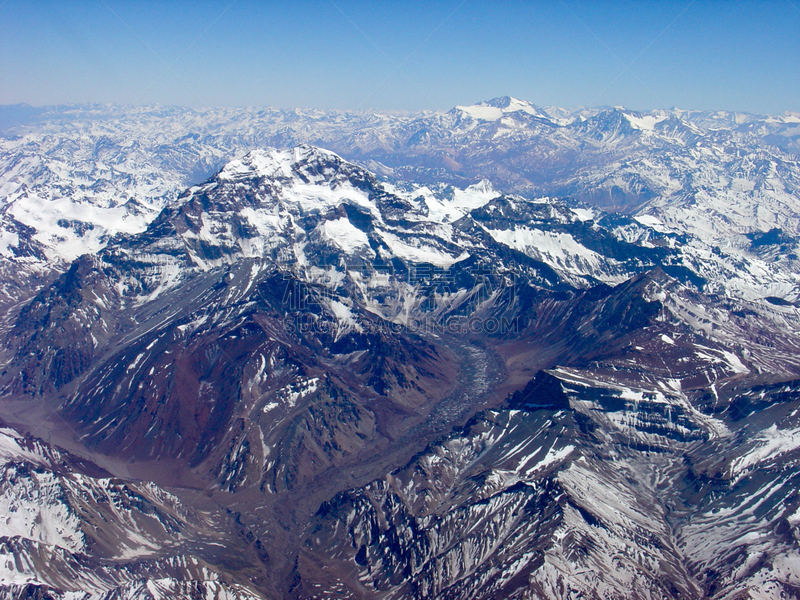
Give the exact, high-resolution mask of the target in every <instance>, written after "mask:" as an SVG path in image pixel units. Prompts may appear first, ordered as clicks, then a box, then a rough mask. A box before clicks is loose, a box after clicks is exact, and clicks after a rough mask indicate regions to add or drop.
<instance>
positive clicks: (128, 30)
mask: <svg viewBox="0 0 800 600" xmlns="http://www.w3.org/2000/svg"><path fill="white" fill-rule="evenodd" d="M799 34H800V0H776V1H774V2H773V1H763V2H736V1H732V0H727V1H714V0H706V1H702V0H696V1H691V0H686V1H683V0H682V1H677V0H676V1H670V0H663V1H649V2H648V1H639V2H625V1H620V2H588V1H574V0H563V1H562V0H551V1H548V2H535V1H531V2H514V1H506V2H502V1H482V0H448V1H441V2H413V1H411V2H393V1H383V2H363V1H353V0H308V1H303V0H300V1H297V2H253V1H250V0H233V1H230V0H227V1H222V2H215V1H203V0H200V1H196V2H195V1H193V2H187V1H181V0H173V1H165V2H147V1H144V2H137V3H135V4H134V3H128V2H119V1H117V0H96V1H93V0H87V1H84V2H70V1H68V0H66V1H61V2H48V1H40V2H30V1H24V0H5V2H3V0H0V82H2V84H1V85H0V104H10V103H17V102H27V103H29V104H33V105H45V104H58V103H75V102H115V103H120V104H132V103H139V104H152V103H161V104H174V105H185V106H196V107H200V106H278V107H294V106H301V107H317V108H339V109H359V108H361V109H371V108H374V109H382V110H418V109H448V108H450V107H452V106H454V105H456V104H470V103H474V102H478V101H480V100H485V99H490V98H494V97H497V96H502V95H511V96H516V97H518V98H522V99H525V100H529V101H531V102H533V103H535V104H540V105H558V106H579V105H581V106H600V105H623V106H627V107H630V108H634V109H642V110H644V109H651V108H668V107H672V106H678V107H681V108H691V109H724V110H739V111H749V112H760V113H780V112H783V111H787V110H790V111H800V67H799V66H798V57H800V35H799Z"/></svg>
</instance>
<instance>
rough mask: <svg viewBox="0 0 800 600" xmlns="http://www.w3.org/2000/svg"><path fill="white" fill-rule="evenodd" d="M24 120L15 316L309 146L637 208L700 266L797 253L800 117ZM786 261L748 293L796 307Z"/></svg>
mask: <svg viewBox="0 0 800 600" xmlns="http://www.w3.org/2000/svg"><path fill="white" fill-rule="evenodd" d="M17 112H19V111H17ZM21 114H22V117H20V118H19V119H15V120H12V121H13V122H11V123H9V124H8V125H7V126H6V127H4V129H3V133H2V135H0V173H2V175H1V176H0V199H1V200H2V208H1V209H0V210H2V215H1V216H0V270H2V271H3V274H4V277H3V283H2V286H0V288H2V289H0V294H2V297H4V298H5V300H4V301H3V302H4V305H5V306H7V307H9V308H11V307H13V306H15V305H17V304H18V302H17V301H18V300H19V299H22V298H25V297H29V296H30V294H31V293H32V292H33V291H35V290H36V289H38V286H40V285H42V284H43V283H45V282H46V281H48V280H50V279H52V277H53V276H54V275H55V274H56V273H58V272H62V271H63V270H64V269H65V268H66V266H67V265H68V264H69V262H70V261H72V260H74V259H75V258H77V257H78V256H79V255H81V254H84V253H95V252H97V251H99V250H100V249H101V248H102V247H104V246H105V245H106V244H107V243H108V242H109V240H110V239H112V238H113V236H114V235H117V234H132V233H138V232H141V231H143V230H144V229H145V228H146V227H147V225H148V224H149V223H150V221H152V219H154V218H155V217H156V216H157V215H158V213H159V212H160V210H161V209H162V208H163V207H164V206H166V205H167V204H169V203H170V202H172V201H174V200H175V199H176V198H177V196H178V194H180V193H181V192H182V190H183V189H185V188H186V187H187V186H190V185H193V184H196V183H198V182H200V181H202V180H203V179H205V178H206V177H208V176H210V175H212V174H213V173H214V172H215V171H216V170H217V169H218V168H219V167H221V166H222V165H223V164H224V163H226V162H227V161H228V160H230V159H232V158H239V157H242V156H244V154H246V153H247V152H248V151H250V150H252V149H256V148H262V147H267V146H273V147H278V148H289V147H293V146H295V145H296V144H298V143H301V142H311V143H314V144H318V145H323V146H325V147H327V148H330V149H332V150H333V151H336V152H338V153H339V154H341V155H342V156H345V157H348V158H350V159H351V160H356V161H359V162H360V163H362V164H364V165H367V166H368V167H369V168H370V169H372V170H373V171H375V172H377V173H380V174H381V175H382V176H387V177H389V178H391V179H393V180H395V181H398V182H399V181H401V180H402V181H407V182H416V183H418V184H423V185H428V186H429V187H431V186H432V187H431V189H434V190H435V187H436V186H437V185H440V184H441V183H442V182H445V183H450V184H455V185H456V186H457V187H460V188H462V189H464V188H466V187H468V186H469V185H472V184H475V183H476V182H479V181H480V180H482V179H486V180H488V181H490V182H491V184H492V185H493V186H494V188H495V189H497V190H499V191H501V192H505V193H509V192H515V193H520V194H523V195H524V196H525V197H528V198H536V197H545V196H547V197H570V198H573V199H575V200H577V201H581V202H587V203H589V204H590V205H599V206H601V207H609V206H611V207H616V208H623V209H624V210H625V211H626V212H627V213H628V214H634V215H638V216H639V217H640V218H641V219H644V221H643V222H645V223H646V224H647V225H649V226H651V227H659V228H661V229H662V230H663V231H668V232H672V233H676V234H678V235H680V234H685V233H691V234H693V235H694V236H695V238H696V239H698V240H700V241H701V242H702V244H701V245H702V248H701V249H698V258H697V261H699V262H706V261H708V260H711V262H717V263H719V262H720V260H719V256H720V254H718V253H717V254H715V255H714V256H712V257H711V258H710V259H709V256H711V255H710V254H709V253H710V252H711V251H715V252H717V249H718V252H722V253H723V255H730V256H731V259H730V261H729V262H731V261H732V262H734V263H738V262H742V261H744V262H746V263H750V262H752V261H753V260H754V257H755V258H758V257H759V256H760V255H762V254H764V252H765V251H766V253H769V252H771V251H772V248H766V249H765V248H763V247H761V245H760V244H759V243H758V241H757V240H754V239H751V237H748V236H753V235H755V236H759V235H761V234H765V233H769V232H770V231H773V230H780V231H779V232H777V233H776V235H781V236H783V237H782V238H781V239H782V246H781V247H782V251H781V252H779V253H778V255H779V256H780V258H781V261H784V262H785V261H794V260H796V259H795V258H793V257H794V256H796V254H797V253H796V251H795V250H796V245H797V239H796V238H797V237H798V231H800V221H799V220H798V218H797V215H798V214H800V212H798V209H800V207H798V206H797V197H798V189H797V181H798V179H800V174H799V173H800V166H798V158H797V155H798V153H800V146H799V145H798V139H800V123H798V121H800V118H798V117H797V116H796V115H794V114H788V113H787V114H786V115H783V116H778V117H759V116H754V115H744V114H739V113H710V112H692V111H684V110H678V109H673V110H669V111H653V112H650V113H640V112H635V111H630V110H626V109H622V108H613V109H592V110H585V109H581V110H575V111H565V110H563V109H557V108H553V107H548V108H540V107H536V106H535V105H533V104H531V103H529V102H526V101H523V100H518V99H514V98H509V97H504V98H498V99H495V100H492V101H488V102H482V103H480V104H476V105H471V106H458V107H456V108H454V109H452V110H451V111H448V112H446V113H442V112H431V113H421V114H405V115H380V114H375V113H347V112H337V111H318V110H298V109H295V110H277V109H213V110H212V109H206V110H203V111H192V110H188V109H179V108H159V107H155V108H142V107H134V108H125V107H115V106H102V105H90V106H81V107H55V108H50V109H38V110H35V111H27V112H25V111H22V113H21ZM0 116H2V115H0ZM20 119H22V122H19V121H20ZM26 119H27V120H26ZM754 242H756V243H755V244H754ZM771 258H772V257H769V258H767V260H766V261H761V262H757V263H756V264H754V265H748V266H747V267H746V268H745V269H744V270H745V271H748V272H750V273H754V274H755V273H760V272H763V271H764V269H765V268H766V272H764V276H763V277H761V278H760V282H759V285H760V288H759V290H758V291H756V292H750V291H748V290H747V289H744V288H745V287H746V285H748V284H747V283H742V284H741V285H738V284H737V285H736V293H739V294H749V295H750V296H751V297H758V296H762V297H763V296H778V297H782V298H787V299H788V300H789V301H794V300H796V299H797V291H796V284H797V282H796V281H794V280H793V279H791V278H790V279H788V280H787V279H786V278H785V277H783V276H781V273H784V272H786V271H787V265H786V264H780V265H771V263H772V260H771ZM765 264H766V265H767V266H766V267H765ZM770 265H771V266H770ZM715 268H717V269H718V270H725V269H726V266H725V265H719V266H717V267H715ZM730 270H731V269H728V271H730ZM732 270H736V271H742V269H738V267H737V268H734V269H732ZM789 270H791V271H795V270H796V265H789ZM721 278H722V277H720V279H721ZM725 278H730V273H729V272H728V273H726V274H725ZM769 281H775V285H773V286H772V287H771V288H770V286H769V285H767V284H766V282H769ZM765 286H766V287H765ZM766 288H770V289H766Z"/></svg>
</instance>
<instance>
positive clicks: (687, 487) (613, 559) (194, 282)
mask: <svg viewBox="0 0 800 600" xmlns="http://www.w3.org/2000/svg"><path fill="white" fill-rule="evenodd" d="M514 102H517V103H518V101H512V99H506V101H503V102H496V103H488V104H486V105H482V106H480V107H479V109H480V110H478V109H476V108H475V107H466V109H464V110H462V113H464V114H463V115H461V116H459V117H458V118H459V119H464V120H466V119H467V118H469V119H473V120H475V119H481V120H482V121H483V122H485V123H489V122H492V123H495V121H497V122H498V123H495V125H496V126H498V127H499V126H500V124H501V123H502V120H503V119H505V118H506V116H507V113H520V115H522V114H523V113H524V115H525V116H524V117H523V116H520V115H517V117H519V118H524V119H527V120H529V121H530V127H541V128H544V127H551V128H553V127H556V126H558V127H562V128H563V127H566V126H567V125H565V124H561V125H558V124H557V123H556V124H554V123H555V121H552V122H551V123H550V124H548V123H545V122H544V121H545V116H543V115H544V113H541V114H540V113H539V112H536V110H534V109H535V107H532V105H528V104H525V105H524V106H522V105H521V104H520V105H519V106H518V104H514ZM520 106H521V107H522V108H520ZM467 109H468V110H467ZM512 109H513V110H512ZM454 115H455V113H454ZM476 115H477V116H476ZM498 115H499V116H498ZM504 115H506V116H504ZM494 116H497V119H494V120H493V117H494ZM454 118H455V117H454ZM515 118H516V117H515ZM603 118H604V119H606V120H608V122H605V121H602V122H601V120H598V119H599V115H596V116H595V117H592V119H594V121H593V120H592V119H588V120H585V121H580V122H578V121H575V122H574V123H573V124H572V125H569V126H570V127H574V128H576V130H580V131H583V132H584V133H585V135H587V136H590V137H592V139H596V140H598V143H599V142H609V140H610V139H612V138H613V139H614V140H621V139H622V137H624V136H630V135H632V132H636V131H638V132H640V133H641V131H643V129H642V128H645V130H647V131H650V130H649V129H647V127H648V126H649V124H650V121H648V120H647V119H646V118H645V117H643V116H633V117H631V115H628V116H625V114H605V116H604V117H603ZM632 119H633V120H632ZM637 119H638V120H637ZM665 119H666V117H665ZM662 121H663V119H662ZM464 122H466V121H464ZM664 122H665V123H667V121H664ZM655 123H656V122H655V121H654V124H653V127H655V126H656V125H655ZM657 123H661V121H657ZM481 126H483V125H481ZM665 126H666V125H665ZM674 126H675V127H677V125H674ZM621 136H622V137H621ZM609 143H610V142H609ZM620 143H622V142H620ZM662 225H663V223H662ZM787 235H788V234H784V233H776V232H773V233H769V232H767V233H764V234H763V235H752V236H751V237H749V238H746V239H747V240H748V241H747V244H748V245H749V246H752V247H753V248H755V250H753V251H752V252H749V251H748V252H749V253H748V254H746V256H745V255H744V254H742V255H737V256H733V255H731V254H725V253H724V252H723V251H722V250H719V248H717V250H718V252H717V253H714V252H713V251H712V250H711V249H710V248H711V246H710V245H709V244H710V243H711V242H710V241H709V240H702V239H700V238H698V237H697V236H695V235H694V234H693V233H692V231H691V228H689V227H686V228H685V229H684V230H683V231H676V230H671V229H669V228H666V227H663V226H659V225H657V224H656V223H655V221H652V220H650V221H648V219H643V218H638V219H633V218H629V217H625V216H621V215H613V214H605V213H602V212H601V211H599V210H597V209H591V210H590V209H588V208H586V207H580V206H577V205H575V204H574V203H572V204H570V203H569V202H568V201H560V200H557V199H553V198H549V197H548V198H536V199H529V198H523V197H521V196H515V195H507V194H502V193H500V192H498V191H496V190H495V189H494V188H493V187H492V185H490V184H489V183H488V182H483V183H481V184H478V185H474V186H470V187H468V188H466V189H464V190H461V189H457V188H452V187H451V188H445V187H441V188H439V189H438V190H431V189H429V188H413V189H406V188H405V187H403V186H401V185H400V184H398V183H395V184H391V183H388V182H386V181H383V180H381V179H379V178H378V177H376V176H375V175H373V174H372V173H370V172H369V171H367V170H365V169H364V168H362V167H359V166H357V165H355V164H353V163H350V162H348V161H345V160H343V159H342V158H340V157H339V156H338V155H336V154H333V153H331V152H328V151H325V150H321V149H319V148H316V147H313V146H309V145H302V146H298V147H296V148H293V149H291V150H258V151H254V152H251V153H249V154H247V155H245V156H243V157H242V158H240V159H238V160H234V161H232V162H229V163H227V164H226V165H225V166H224V167H223V168H222V169H221V170H220V171H219V172H218V173H217V174H216V175H214V176H213V177H211V178H209V179H208V180H206V181H205V182H203V183H200V184H198V185H195V186H193V187H191V188H189V189H187V190H185V191H184V192H183V193H182V194H180V196H179V197H178V198H177V199H176V200H175V201H174V202H172V203H170V204H169V206H167V207H166V208H164V209H163V210H162V211H161V212H160V213H159V214H158V216H157V217H155V218H154V219H152V220H151V221H150V222H149V225H147V226H146V228H145V229H144V230H143V231H141V232H139V233H135V234H126V235H123V234H120V235H116V236H114V237H112V238H109V239H108V240H107V243H106V244H105V245H104V247H103V249H102V250H99V251H97V252H95V253H90V254H85V255H83V256H81V257H79V258H77V259H76V260H75V261H73V262H71V263H70V266H69V268H68V269H66V270H65V271H64V272H63V273H61V274H60V275H59V276H58V277H56V278H55V279H54V280H53V282H52V283H51V284H49V285H46V286H44V287H42V289H41V290H40V291H39V292H38V293H37V294H36V295H35V296H34V297H32V298H31V299H30V300H29V301H27V302H26V303H24V305H23V306H21V307H20V308H19V309H18V310H17V311H16V312H14V313H13V314H10V315H9V316H8V317H7V318H8V323H7V326H6V327H5V332H4V338H3V346H2V352H3V362H4V365H3V369H2V374H1V375H0V385H1V386H2V388H0V389H2V392H3V396H4V397H3V401H2V404H0V408H2V414H4V415H5V418H6V420H7V421H8V422H9V423H10V424H11V426H10V427H9V428H6V429H3V430H2V431H5V432H6V433H5V434H4V435H6V438H4V439H6V440H7V441H6V442H2V440H0V452H2V453H4V454H2V456H3V457H5V460H7V462H6V467H5V468H6V476H5V477H6V478H5V479H4V481H5V483H4V487H3V488H2V490H3V494H5V495H4V496H3V498H4V500H3V501H4V502H6V503H7V505H8V506H9V507H15V509H14V511H12V512H16V513H18V514H25V515H27V516H26V517H25V519H27V520H22V521H19V520H14V519H9V520H8V522H7V524H6V529H4V530H2V534H3V535H5V536H6V538H4V539H6V540H7V541H6V542H5V543H6V547H7V548H8V551H7V552H6V556H10V557H14V560H11V559H10V558H9V560H8V561H7V564H6V567H4V568H5V569H6V570H5V571H2V577H3V584H2V585H3V586H5V587H4V588H3V591H2V594H6V596H7V597H18V596H19V595H20V594H23V597H24V594H28V595H30V594H35V593H40V594H50V595H51V596H52V597H56V598H72V597H74V596H70V595H69V594H70V593H71V592H77V591H85V590H86V589H88V588H86V587H85V585H86V583H85V582H86V581H88V580H90V579H91V580H92V581H93V582H94V583H93V584H92V585H93V587H92V588H91V591H90V592H89V593H90V594H94V596H85V597H86V598H89V597H92V598H95V597H97V598H112V597H113V598H149V597H165V598H166V597H178V598H184V597H185V598H194V597H196V596H197V595H198V594H201V595H202V594H205V596H204V597H213V598H229V597H234V598H249V597H268V598H343V597H352V598H411V597H413V598H441V599H444V598H464V599H467V598H487V599H488V598H498V597H502V598H560V597H564V598H568V597H576V596H581V597H586V598H664V597H680V598H733V597H739V596H737V594H741V593H744V592H743V590H752V594H751V597H759V596H758V594H762V595H763V594H778V593H784V594H792V593H795V592H796V590H797V586H798V585H800V571H798V568H797V562H796V560H795V558H794V557H795V555H796V554H797V550H798V548H797V544H798V539H800V531H799V530H798V525H799V524H800V518H798V516H797V515H798V508H799V507H800V504H799V503H800V499H798V497H797V494H796V491H795V490H796V487H797V468H796V460H797V456H798V448H800V434H799V433H798V431H800V429H798V428H799V427H800V424H799V423H798V417H797V414H796V413H797V410H796V409H798V408H800V396H798V395H797V380H798V378H799V377H800V359H798V356H800V353H799V352H798V350H799V349H800V314H798V309H797V308H796V307H795V306H794V300H793V299H792V298H793V297H792V296H791V294H789V293H788V292H787V293H784V294H783V295H782V296H781V297H780V298H779V297H778V296H774V295H771V294H769V295H768V294H766V292H765V291H766V290H768V289H773V288H771V287H770V286H773V285H777V286H778V287H780V286H783V285H788V283H789V282H791V281H793V280H794V279H796V277H797V272H796V271H792V270H791V269H788V267H787V265H788V266H791V264H793V263H791V259H787V260H788V261H789V262H781V260H782V259H779V260H777V261H775V260H774V258H775V257H774V256H773V255H772V254H770V251H769V250H768V248H773V247H778V246H780V247H781V248H783V246H786V247H788V246H787V244H788V245H791V243H793V242H792V241H791V239H790V237H791V236H789V237H787ZM792 239H793V238H792ZM749 246H748V247H749ZM770 261H771V262H770ZM768 264H772V265H773V266H771V267H767V266H765V265H768ZM776 264H777V265H778V266H775V265H776ZM762 267H763V268H762ZM785 267H787V268H785ZM769 269H773V270H772V271H770V270H769ZM732 272H735V273H736V277H735V278H733V279H732V278H730V277H729V275H730V274H731V273H732ZM778 272H780V273H781V277H782V279H780V280H779V281H777V282H776V281H770V276H771V274H772V273H778ZM781 289H783V288H781ZM19 431H29V432H31V434H32V435H33V436H39V437H40V438H41V437H45V438H47V439H48V440H49V443H46V442H43V441H41V440H37V439H35V438H34V437H30V436H29V437H27V438H25V437H23V436H22V435H21V434H20V433H19ZM23 440H24V442H23ZM57 445H61V446H65V447H69V448H70V450H71V452H72V454H69V453H67V452H66V451H61V450H58V449H57ZM31 448H38V449H39V450H36V452H34V451H33V450H31ZM43 448H44V449H46V452H49V453H51V454H52V453H59V452H61V453H62V454H60V455H59V456H68V455H69V457H70V458H69V461H71V462H69V463H68V464H66V463H65V464H62V463H58V461H56V460H55V459H53V460H51V459H49V458H48V459H47V460H45V459H44V458H41V456H43V454H42V453H45V450H42V449H43ZM48 456H50V455H49V454H48ZM77 456H83V457H86V458H85V459H78V458H76V457H77ZM89 459H91V460H89ZM59 460H60V459H59ZM64 460H67V459H66V458H65V459H64ZM94 463H97V464H98V465H102V468H101V467H99V466H95V465H94ZM65 465H66V466H65ZM45 480H47V481H49V482H50V483H47V484H45ZM99 481H102V483H98V482H99ZM143 482H147V483H143ZM45 488H46V489H45ZM34 489H35V490H37V491H36V494H38V495H36V494H33V495H32V492H31V490H34ZM98 490H101V491H102V494H101V492H100V491H98ZM109 490H110V491H109ZM98 494H100V495H98ZM101 496H102V497H101ZM37 498H43V499H44V500H42V501H39V500H37ZM97 498H100V499H99V500H98V499H97ZM102 498H112V499H113V501H112V502H111V503H110V504H103V503H105V502H106V500H103V499H102ZM87 503H88V504H87ZM95 504H97V505H98V506H99V505H100V504H102V505H103V508H101V509H96V510H97V511H98V512H97V513H96V514H95V516H89V514H90V513H92V511H93V510H95V509H93V508H86V507H87V506H94V505H95ZM9 510H11V509H9ZM98 515H99V516H98ZM0 525H2V523H0ZM54 532H55V533H54ZM59 536H60V537H59ZM90 538H91V541H87V540H90ZM53 553H58V556H59V558H58V561H55V559H50V558H47V557H48V556H51V555H54V554H53ZM169 556H175V557H176V558H174V559H169V560H168V559H167V557H169ZM15 561H16V562H15ZM53 561H55V562H53ZM59 561H60V562H59ZM12 563H13V565H12ZM51 563H52V564H55V565H56V566H55V567H52V566H46V565H48V564H51ZM114 569H119V573H118V574H117V575H114V576H112V575H111V574H110V573H111V572H112V571H113V570H114ZM92 578H93V579H92ZM26 586H27V587H26ZM147 590H149V591H147ZM153 590H155V591H153ZM747 593H750V592H747ZM147 594H150V596H148V595H147ZM741 597H746V596H741Z"/></svg>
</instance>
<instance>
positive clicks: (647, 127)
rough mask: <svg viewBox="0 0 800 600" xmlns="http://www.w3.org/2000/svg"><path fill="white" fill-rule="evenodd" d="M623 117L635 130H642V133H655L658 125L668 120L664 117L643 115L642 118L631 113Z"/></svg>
mask: <svg viewBox="0 0 800 600" xmlns="http://www.w3.org/2000/svg"><path fill="white" fill-rule="evenodd" d="M623 115H624V116H625V118H626V119H627V120H628V122H629V123H630V124H631V126H632V127H633V128H634V129H640V130H642V131H653V129H655V126H656V124H658V123H660V122H661V121H663V120H665V119H666V118H667V117H665V116H662V115H643V116H641V117H637V116H634V115H632V114H629V113H623Z"/></svg>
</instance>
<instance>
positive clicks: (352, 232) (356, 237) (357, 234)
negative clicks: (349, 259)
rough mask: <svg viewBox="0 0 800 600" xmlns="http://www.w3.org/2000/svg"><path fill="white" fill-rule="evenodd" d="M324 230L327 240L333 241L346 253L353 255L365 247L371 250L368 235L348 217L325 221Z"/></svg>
mask: <svg viewBox="0 0 800 600" xmlns="http://www.w3.org/2000/svg"><path fill="white" fill-rule="evenodd" d="M322 230H323V232H324V236H325V238H326V239H328V240H330V241H332V242H333V243H334V244H336V245H337V246H338V247H339V248H340V249H342V250H344V251H345V252H348V253H353V252H357V251H359V250H361V249H363V248H364V247H367V248H369V238H368V237H367V234H366V233H364V232H363V231H361V230H360V229H358V228H357V227H356V226H355V225H353V224H352V223H351V222H350V219H348V218H347V217H341V218H340V219H336V220H333V221H325V223H324V224H323V226H322Z"/></svg>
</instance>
